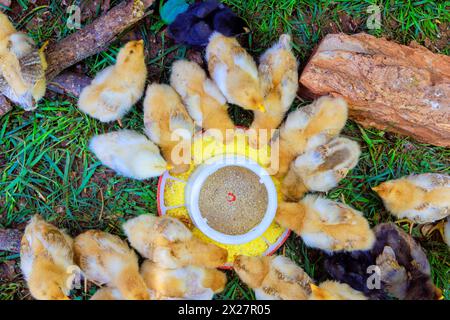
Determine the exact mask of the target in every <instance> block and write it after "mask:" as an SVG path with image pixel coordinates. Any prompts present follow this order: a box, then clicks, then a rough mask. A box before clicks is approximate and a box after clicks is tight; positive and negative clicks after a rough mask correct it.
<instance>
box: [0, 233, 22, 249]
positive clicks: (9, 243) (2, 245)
mask: <svg viewBox="0 0 450 320" xmlns="http://www.w3.org/2000/svg"><path fill="white" fill-rule="evenodd" d="M21 239H22V233H21V232H20V231H19V230H16V229H0V251H10V252H15V253H18V252H20V240H21Z"/></svg>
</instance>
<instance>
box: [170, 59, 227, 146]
mask: <svg viewBox="0 0 450 320" xmlns="http://www.w3.org/2000/svg"><path fill="white" fill-rule="evenodd" d="M170 84H171V86H172V87H173V88H174V89H175V90H176V91H177V92H178V94H179V95H180V96H181V98H182V99H183V102H184V104H185V105H186V108H187V110H188V112H189V114H190V116H191V117H192V119H194V121H195V123H196V125H198V126H200V127H202V128H204V129H217V130H220V131H221V132H222V136H223V137H226V135H225V133H226V130H227V129H234V127H235V126H234V123H233V121H232V120H231V119H230V116H229V115H228V109H227V108H228V106H227V104H226V99H225V97H224V96H223V95H222V94H221V93H220V90H219V88H217V86H216V84H215V83H214V82H213V81H212V80H211V79H209V78H208V77H207V76H206V73H205V71H203V69H202V68H201V67H200V66H199V65H198V64H197V63H195V62H192V61H187V60H179V61H176V62H174V64H173V65H172V73H171V75H170Z"/></svg>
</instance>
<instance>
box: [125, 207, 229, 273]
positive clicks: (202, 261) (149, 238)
mask: <svg viewBox="0 0 450 320" xmlns="http://www.w3.org/2000/svg"><path fill="white" fill-rule="evenodd" d="M123 230H124V232H125V234H126V235H127V237H128V241H129V242H130V244H131V246H132V247H133V248H135V249H136V250H137V251H138V252H139V254H140V255H141V256H143V257H145V258H147V259H150V260H151V261H153V262H156V263H158V264H159V265H160V266H162V267H166V268H171V269H176V268H181V267H186V266H189V265H192V266H198V267H204V268H217V267H219V266H221V265H223V264H224V263H225V262H226V260H227V255H228V253H227V250H225V249H223V248H220V247H218V246H216V245H214V244H211V243H206V242H203V241H201V240H199V239H197V238H195V237H194V236H193V235H192V232H191V231H190V230H189V229H188V228H187V227H186V226H185V225H184V224H183V223H182V222H181V221H179V220H178V219H175V218H171V217H165V216H164V217H155V216H152V215H148V214H145V215H140V216H138V217H136V218H133V219H130V220H128V221H127V222H126V223H124V225H123Z"/></svg>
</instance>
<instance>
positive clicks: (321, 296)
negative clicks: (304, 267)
mask: <svg viewBox="0 0 450 320" xmlns="http://www.w3.org/2000/svg"><path fill="white" fill-rule="evenodd" d="M311 291H312V292H311V295H310V297H309V300H367V297H366V296H365V295H364V294H363V293H362V292H360V291H356V290H355V289H353V288H352V287H350V286H349V285H348V284H346V283H340V282H337V281H324V282H322V283H321V284H320V285H319V286H316V285H314V284H311Z"/></svg>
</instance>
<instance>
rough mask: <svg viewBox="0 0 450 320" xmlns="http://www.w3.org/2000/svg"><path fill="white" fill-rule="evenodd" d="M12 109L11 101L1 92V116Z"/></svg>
mask: <svg viewBox="0 0 450 320" xmlns="http://www.w3.org/2000/svg"><path fill="white" fill-rule="evenodd" d="M11 109H12V105H11V103H9V101H8V99H6V97H5V96H3V95H1V94H0V117H1V116H2V115H4V114H5V113H7V112H9V111H10V110H11Z"/></svg>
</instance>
